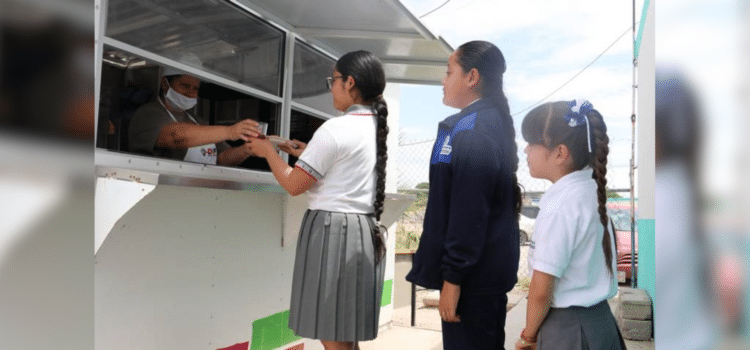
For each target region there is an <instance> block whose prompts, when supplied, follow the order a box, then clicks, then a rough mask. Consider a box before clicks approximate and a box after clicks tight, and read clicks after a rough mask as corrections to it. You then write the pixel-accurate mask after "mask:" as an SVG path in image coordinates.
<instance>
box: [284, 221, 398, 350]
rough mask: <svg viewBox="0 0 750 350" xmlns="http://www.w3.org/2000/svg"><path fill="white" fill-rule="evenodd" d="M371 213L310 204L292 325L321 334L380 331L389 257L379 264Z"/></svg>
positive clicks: (360, 337)
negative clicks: (323, 207)
mask: <svg viewBox="0 0 750 350" xmlns="http://www.w3.org/2000/svg"><path fill="white" fill-rule="evenodd" d="M374 227H375V221H374V218H373V217H372V216H371V215H364V214H350V213H338V212H329V211H324V210H308V211H307V212H306V213H305V217H304V219H303V220H302V227H301V228H300V234H299V238H298V242H297V255H296V257H295V261H294V275H293V280H292V297H291V305H290V308H289V311H290V315H289V328H291V329H292V330H293V331H294V332H295V333H296V334H297V335H299V336H302V337H305V338H310V339H320V340H330V341H342V342H354V341H365V340H372V339H375V337H376V336H377V335H378V322H379V317H380V298H381V294H382V291H383V277H384V273H385V268H384V267H385V258H383V259H381V262H380V263H378V264H377V265H376V264H375V252H374V245H373V238H372V229H373V228H374Z"/></svg>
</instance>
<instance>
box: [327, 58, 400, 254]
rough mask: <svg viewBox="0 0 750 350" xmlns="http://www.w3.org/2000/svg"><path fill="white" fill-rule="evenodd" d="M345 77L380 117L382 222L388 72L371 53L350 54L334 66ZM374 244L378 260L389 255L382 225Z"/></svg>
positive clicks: (378, 182)
mask: <svg viewBox="0 0 750 350" xmlns="http://www.w3.org/2000/svg"><path fill="white" fill-rule="evenodd" d="M334 68H335V69H336V71H338V72H339V73H341V76H342V77H343V78H344V79H346V78H347V77H352V78H353V79H354V87H355V89H356V91H357V93H359V97H360V98H361V99H362V102H363V103H365V104H369V105H371V106H372V109H373V111H374V112H375V113H376V115H377V129H376V132H375V133H376V135H375V137H376V141H377V162H376V163H375V170H376V173H377V179H376V186H375V202H374V203H373V206H374V207H375V213H374V214H375V219H376V220H377V221H378V223H379V222H380V216H381V215H382V214H383V204H384V202H385V166H386V163H387V161H388V147H387V146H386V139H387V137H388V105H386V103H385V99H383V91H384V90H385V71H384V70H383V65H382V64H381V63H380V60H379V59H378V58H377V57H375V55H373V54H372V53H371V52H368V51H363V50H360V51H354V52H349V53H347V54H345V55H343V56H341V58H339V60H338V61H336V66H335V67H334ZM372 235H373V243H374V246H375V254H376V261H380V259H382V258H383V256H385V235H384V232H383V228H382V227H381V226H380V225H379V224H378V227H375V228H374V230H373V232H372Z"/></svg>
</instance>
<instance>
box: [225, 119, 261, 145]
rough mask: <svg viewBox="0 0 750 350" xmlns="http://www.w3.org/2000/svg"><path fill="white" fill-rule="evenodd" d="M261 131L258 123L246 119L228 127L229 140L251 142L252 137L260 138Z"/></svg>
mask: <svg viewBox="0 0 750 350" xmlns="http://www.w3.org/2000/svg"><path fill="white" fill-rule="evenodd" d="M259 134H260V129H258V122H256V121H255V120H252V119H245V120H242V121H239V122H237V123H235V124H234V125H232V126H228V127H227V140H233V141H234V140H239V139H242V140H243V141H249V140H250V138H252V137H258V135H259Z"/></svg>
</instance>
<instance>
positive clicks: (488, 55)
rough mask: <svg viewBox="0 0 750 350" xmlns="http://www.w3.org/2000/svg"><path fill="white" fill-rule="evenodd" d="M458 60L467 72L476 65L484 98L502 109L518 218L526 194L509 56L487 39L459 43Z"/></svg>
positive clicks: (501, 114) (501, 113) (502, 120)
mask: <svg viewBox="0 0 750 350" xmlns="http://www.w3.org/2000/svg"><path fill="white" fill-rule="evenodd" d="M456 52H457V54H456V58H457V60H458V64H459V65H460V66H461V69H463V71H464V73H468V72H469V71H471V70H472V69H476V70H477V71H478V72H479V76H480V85H479V86H480V94H481V95H482V97H483V98H489V99H491V100H492V103H493V104H494V105H495V106H496V107H497V109H498V110H499V111H500V116H501V122H502V123H503V124H504V129H505V132H506V136H507V137H508V140H510V142H509V144H510V145H511V148H512V149H511V150H510V152H509V154H510V155H511V166H512V170H513V197H514V200H515V202H516V218H518V215H520V213H521V206H522V204H523V198H522V194H521V185H520V184H519V183H518V175H517V174H516V171H518V145H517V144H516V141H515V140H516V129H515V127H514V126H513V118H511V116H510V106H508V98H507V97H506V96H505V92H503V73H505V69H506V65H505V57H504V56H503V53H502V52H501V51H500V49H498V48H497V46H495V45H493V44H492V43H490V42H487V41H480V40H476V41H470V42H467V43H465V44H463V45H461V46H459V47H458V49H457V50H456Z"/></svg>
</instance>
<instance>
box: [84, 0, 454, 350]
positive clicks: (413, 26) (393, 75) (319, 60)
mask: <svg viewBox="0 0 750 350" xmlns="http://www.w3.org/2000/svg"><path fill="white" fill-rule="evenodd" d="M96 23H97V24H96V50H97V58H98V59H97V62H96V101H98V104H97V111H96V115H97V136H96V144H97V148H96V153H95V165H96V175H97V180H96V195H95V199H96V204H95V206H96V227H95V322H96V323H95V325H96V327H95V329H96V331H95V338H96V349H108V350H109V349H112V350H115V349H232V350H238V349H242V350H247V349H320V348H322V347H321V346H320V344H319V342H317V341H312V340H307V339H300V338H298V337H296V336H295V335H294V334H293V332H291V330H289V328H288V327H287V323H286V322H287V318H288V309H289V298H290V290H291V276H292V266H293V263H294V255H295V248H296V235H297V230H298V228H299V224H300V221H301V217H302V214H303V212H304V210H305V209H306V196H304V195H303V196H299V197H290V196H289V195H287V194H286V193H285V192H284V191H283V189H282V188H281V187H279V185H278V184H277V183H276V181H275V179H274V178H273V176H272V174H271V173H270V172H269V171H268V169H267V168H264V165H263V162H262V161H258V160H249V161H246V162H245V163H243V164H241V165H240V166H238V167H224V166H212V165H202V164H196V163H189V162H184V161H178V160H173V159H165V158H156V157H151V156H145V155H138V154H134V153H131V152H129V149H128V147H127V122H128V118H129V115H128V114H129V113H131V115H132V108H134V106H133V105H132V104H137V103H136V102H141V103H142V102H144V101H145V100H147V96H150V98H154V96H155V92H156V91H157V89H158V79H159V75H160V73H159V72H160V70H161V69H164V68H166V67H172V68H178V69H180V70H183V71H185V72H188V73H190V74H191V75H194V76H196V77H199V78H200V79H201V80H202V81H203V82H204V84H203V86H202V88H201V89H202V90H201V98H200V101H199V104H198V106H197V110H196V113H197V114H202V115H203V116H204V117H205V118H206V119H207V120H208V121H209V122H210V123H212V124H222V123H233V122H234V121H237V120H239V119H244V118H248V117H249V118H252V119H256V120H259V121H265V122H267V123H269V131H268V134H278V135H280V136H282V137H285V138H298V139H302V140H303V141H304V139H305V138H306V137H307V138H308V139H309V137H310V136H311V135H312V133H313V132H314V130H315V128H316V127H317V126H319V125H320V124H321V123H322V122H323V121H324V120H326V119H328V118H331V117H334V116H335V115H337V112H336V111H335V110H333V108H332V106H331V104H332V103H331V99H330V95H328V91H327V89H325V81H324V77H326V76H328V75H330V72H331V68H332V66H333V63H334V62H335V60H336V58H338V57H339V56H340V55H342V54H344V53H346V52H349V51H353V50H358V49H365V50H368V51H371V52H373V53H374V54H375V55H377V56H378V57H379V58H380V59H381V61H382V62H383V63H384V67H385V69H386V75H387V80H388V83H389V84H388V87H387V89H386V92H385V98H386V101H387V102H388V105H389V111H390V113H389V117H388V123H389V125H390V127H391V134H390V136H389V140H388V150H389V159H390V162H389V164H388V168H387V172H388V174H397V168H396V166H397V164H396V161H395V160H396V159H397V158H396V154H397V153H396V151H397V147H398V143H397V135H398V123H399V117H400V115H399V103H400V101H399V83H413V84H439V83H440V80H441V78H442V75H443V72H444V66H445V64H446V62H447V58H448V56H449V55H450V53H451V52H452V51H453V49H452V48H451V47H450V46H449V45H448V44H447V43H446V42H445V41H444V40H443V39H442V38H440V37H439V36H436V35H434V34H433V33H432V32H430V31H429V30H428V29H427V28H425V27H424V25H422V23H420V21H419V20H418V19H417V18H416V17H415V16H414V15H412V14H411V13H410V12H409V11H408V10H407V9H406V8H405V7H404V6H403V4H401V3H400V2H399V1H398V0H379V1H368V0H326V1H299V0H296V1H295V0H97V1H96ZM184 52H190V53H192V54H195V55H196V56H198V57H199V58H200V60H201V61H202V65H200V66H196V65H190V64H186V63H185V62H180V61H179V60H178V59H177V57H178V56H179V54H180V53H184ZM149 94H150V95H149ZM134 96H135V97H134ZM289 161H290V162H292V161H293V159H290V160H289ZM425 161H427V160H426V159H425ZM386 192H387V193H388V194H387V200H386V205H385V208H386V210H385V213H384V215H383V220H382V221H383V222H384V223H386V224H387V225H392V224H393V223H394V222H395V221H396V219H397V217H398V216H399V215H400V213H401V212H402V211H403V210H404V209H405V208H406V206H408V204H409V203H411V200H412V199H411V198H408V197H404V196H399V195H397V194H396V177H395V176H390V177H389V178H388V179H387V185H386ZM389 231H390V232H391V234H390V235H389V238H388V242H387V244H388V255H387V260H386V263H387V270H386V278H385V280H386V283H385V288H384V291H383V292H384V293H383V299H382V302H381V305H382V309H381V317H380V320H381V326H383V327H385V326H387V325H388V323H390V322H391V319H392V313H393V303H392V300H391V299H392V295H393V290H392V288H393V285H394V283H393V278H394V250H395V249H394V248H395V227H394V226H391V228H390V230H389Z"/></svg>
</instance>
